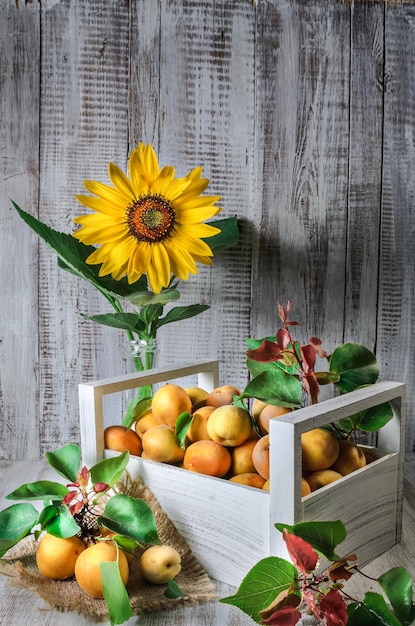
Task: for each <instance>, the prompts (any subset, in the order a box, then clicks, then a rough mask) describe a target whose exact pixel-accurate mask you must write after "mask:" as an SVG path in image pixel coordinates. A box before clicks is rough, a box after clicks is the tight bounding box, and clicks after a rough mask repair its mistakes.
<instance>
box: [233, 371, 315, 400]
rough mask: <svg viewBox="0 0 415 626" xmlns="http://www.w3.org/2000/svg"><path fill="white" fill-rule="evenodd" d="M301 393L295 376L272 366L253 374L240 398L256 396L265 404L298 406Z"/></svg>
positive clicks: (299, 384)
mask: <svg viewBox="0 0 415 626" xmlns="http://www.w3.org/2000/svg"><path fill="white" fill-rule="evenodd" d="M302 393H303V390H302V386H301V383H300V381H299V380H298V379H297V378H295V377H294V376H290V375H289V374H287V373H286V372H283V371H282V370H281V369H280V368H273V369H272V370H271V369H267V370H264V371H263V372H261V373H260V374H258V376H255V377H254V378H253V379H252V380H251V381H250V382H249V383H248V384H247V386H246V387H245V389H244V391H243V393H242V394H241V398H258V400H262V401H263V402H266V403H267V404H273V405H276V406H287V407H293V408H299V407H301V401H302Z"/></svg>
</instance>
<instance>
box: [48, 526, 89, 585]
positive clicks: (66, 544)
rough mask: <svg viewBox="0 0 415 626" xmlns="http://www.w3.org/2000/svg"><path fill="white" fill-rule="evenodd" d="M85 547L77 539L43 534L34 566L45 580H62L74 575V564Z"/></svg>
mask: <svg viewBox="0 0 415 626" xmlns="http://www.w3.org/2000/svg"><path fill="white" fill-rule="evenodd" d="M85 548H86V546H85V544H84V542H83V541H82V540H81V539H80V538H79V537H76V536H74V537H67V538H61V537H55V536H54V535H51V534H50V533H45V534H44V535H43V536H42V538H41V540H40V542H39V545H38V547H37V550H36V564H37V566H38V569H39V572H40V573H41V574H42V576H45V578H53V579H54V580H63V579H64V578H71V577H72V576H73V575H74V573H75V563H76V561H77V559H78V557H79V556H80V554H81V552H83V551H84V550H85Z"/></svg>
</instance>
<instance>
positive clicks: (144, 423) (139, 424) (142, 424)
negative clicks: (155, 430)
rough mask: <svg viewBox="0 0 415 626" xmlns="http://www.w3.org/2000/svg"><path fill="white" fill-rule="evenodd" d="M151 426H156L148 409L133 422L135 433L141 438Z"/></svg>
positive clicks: (156, 423)
mask: <svg viewBox="0 0 415 626" xmlns="http://www.w3.org/2000/svg"><path fill="white" fill-rule="evenodd" d="M153 426H158V422H157V421H156V419H155V417H154V415H153V412H152V410H151V409H150V410H148V411H146V412H145V413H144V415H143V416H142V417H140V419H138V420H137V421H136V422H135V425H134V428H135V432H136V433H137V435H138V436H139V437H140V438H141V439H142V437H143V435H144V433H145V432H146V431H147V430H148V429H149V428H152V427H153Z"/></svg>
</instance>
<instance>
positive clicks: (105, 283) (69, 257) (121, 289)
mask: <svg viewBox="0 0 415 626" xmlns="http://www.w3.org/2000/svg"><path fill="white" fill-rule="evenodd" d="M12 204H13V206H14V208H15V209H16V211H17V212H18V214H19V215H20V217H21V218H22V219H23V221H24V222H26V224H27V225H28V226H29V227H30V228H31V229H32V230H33V231H34V232H35V233H36V234H37V235H38V236H39V237H40V238H41V239H43V241H44V242H45V243H46V244H47V245H48V246H49V247H50V248H51V249H52V250H53V252H55V254H56V255H57V256H58V259H59V261H58V263H59V266H60V267H62V268H63V269H65V270H67V271H69V272H71V273H72V274H74V275H75V276H77V277H78V278H83V279H84V280H87V281H88V282H89V283H91V285H93V286H94V287H96V288H97V289H98V290H99V291H100V292H101V293H103V294H104V295H109V296H111V295H112V294H116V295H119V296H121V297H126V296H127V295H130V294H132V293H134V292H136V291H138V288H139V287H140V286H142V288H144V289H147V279H146V278H145V277H142V278H143V280H141V279H140V280H139V281H137V282H136V283H134V284H132V285H130V284H129V283H128V280H127V279H126V278H122V279H121V280H114V279H113V278H111V276H99V270H100V268H101V265H88V264H87V263H86V259H87V258H88V257H89V255H90V254H92V252H94V251H95V248H94V246H87V245H85V244H83V243H82V242H81V241H78V240H77V239H75V237H73V236H72V235H67V234H65V233H61V232H58V231H56V230H54V229H53V228H50V227H49V226H47V225H46V224H43V222H40V221H39V220H37V219H36V218H35V217H33V215H30V214H29V213H26V212H25V211H23V210H22V209H21V208H20V207H19V206H18V205H17V204H16V203H15V202H13V201H12Z"/></svg>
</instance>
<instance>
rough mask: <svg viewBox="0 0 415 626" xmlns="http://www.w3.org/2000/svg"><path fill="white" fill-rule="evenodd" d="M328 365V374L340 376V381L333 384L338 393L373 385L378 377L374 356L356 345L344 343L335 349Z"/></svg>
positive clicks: (363, 347) (364, 348) (366, 349)
mask: <svg viewBox="0 0 415 626" xmlns="http://www.w3.org/2000/svg"><path fill="white" fill-rule="evenodd" d="M329 363H330V368H329V369H330V372H332V373H336V374H339V375H340V381H339V382H337V383H335V385H336V387H337V388H338V390H339V391H340V393H348V392H349V391H353V390H354V389H357V387H362V386H363V385H373V384H374V383H375V382H376V381H377V379H378V377H379V366H378V362H377V360H376V357H375V355H374V354H373V352H371V351H370V350H369V349H368V348H366V347H365V346H362V345H360V344H357V343H345V344H343V345H342V346H339V347H338V348H336V349H335V350H334V352H333V354H332V355H331V356H330V359H329Z"/></svg>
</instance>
